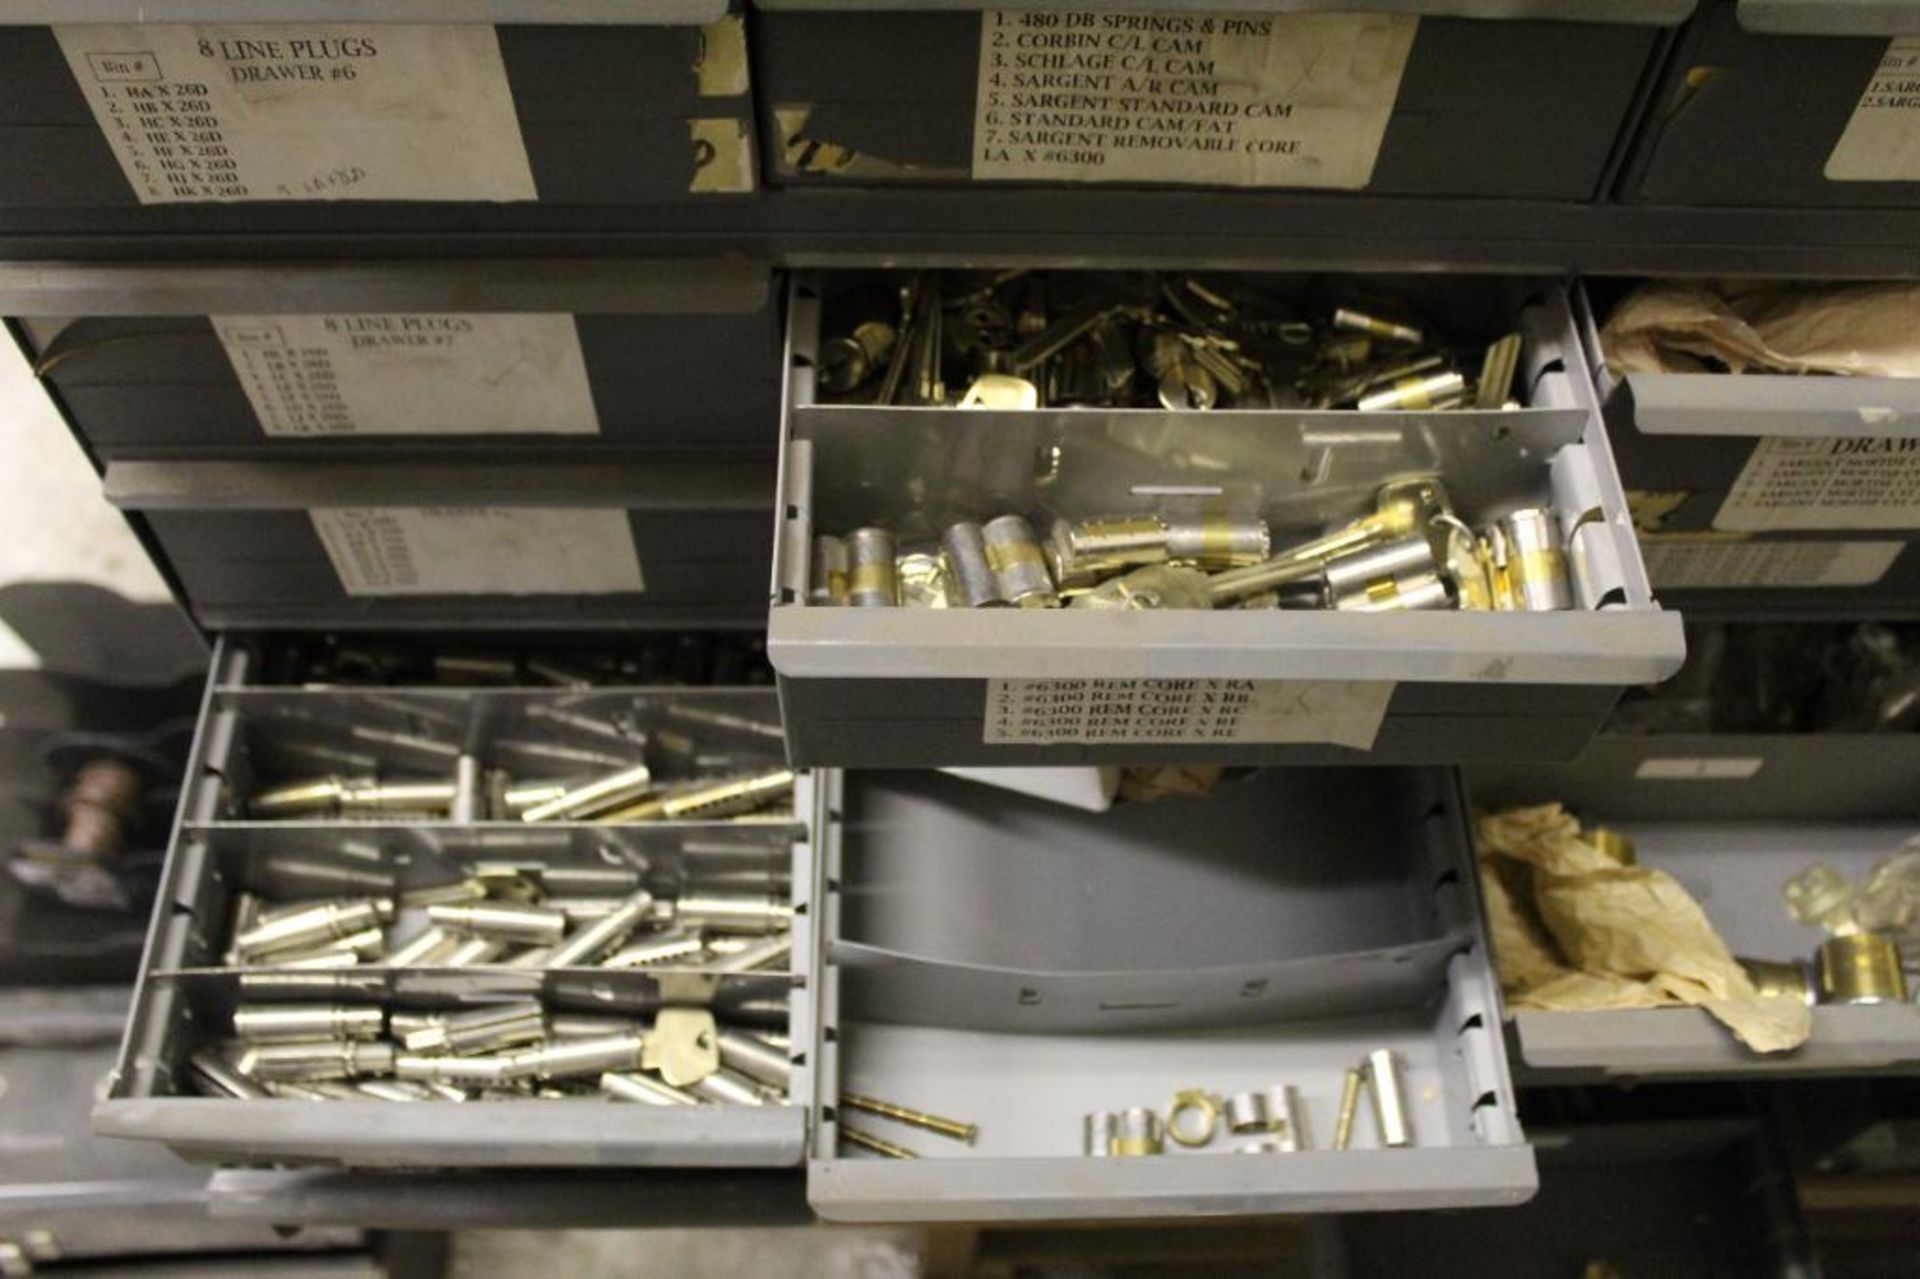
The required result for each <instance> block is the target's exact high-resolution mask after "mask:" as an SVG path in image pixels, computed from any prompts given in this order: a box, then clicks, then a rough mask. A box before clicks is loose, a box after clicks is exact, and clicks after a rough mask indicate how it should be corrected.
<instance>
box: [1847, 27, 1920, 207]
mask: <svg viewBox="0 0 1920 1279" xmlns="http://www.w3.org/2000/svg"><path fill="white" fill-rule="evenodd" d="M1826 176H1827V180H1828V181H1830V182H1920V36H1901V37H1899V38H1898V39H1895V40H1892V41H1889V42H1888V44H1887V52H1886V54H1885V55H1884V56H1882V57H1881V59H1880V65H1879V67H1878V68H1876V69H1875V70H1874V73H1873V79H1871V80H1869V81H1867V89H1866V92H1865V93H1862V94H1861V95H1860V102H1859V104H1858V105H1857V106H1855V107H1854V109H1853V115H1852V116H1850V117H1849V118H1848V120H1847V127H1846V129H1845V130H1844V131H1842V132H1841V134H1840V141H1839V142H1837V143H1836V144H1834V148H1833V154H1831V155H1829V156H1828V157H1827V168H1826Z"/></svg>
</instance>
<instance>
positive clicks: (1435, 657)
mask: <svg viewBox="0 0 1920 1279" xmlns="http://www.w3.org/2000/svg"><path fill="white" fill-rule="evenodd" d="M1274 278H1275V280H1277V281H1284V280H1285V279H1286V277H1274ZM1368 282H1369V283H1386V284H1389V285H1390V286H1391V287H1392V288H1394V289H1395V290H1398V291H1402V292H1405V291H1409V290H1412V291H1414V296H1417V297H1419V298H1420V299H1421V300H1422V301H1423V302H1424V303H1427V304H1429V305H1433V306H1436V307H1446V308H1451V309H1452V310H1453V311H1454V312H1455V315H1454V318H1455V320H1456V322H1457V323H1459V324H1460V325H1462V326H1463V327H1465V328H1466V329H1467V331H1475V330H1479V331H1482V332H1485V333H1489V334H1493V333H1499V332H1504V331H1506V330H1507V329H1509V328H1512V329H1515V330H1517V331H1518V332H1519V333H1520V334H1521V335H1522V337H1523V339H1524V351H1523V356H1522V373H1521V385H1523V386H1525V387H1527V388H1529V397H1528V403H1529V404H1530V405H1531V407H1529V408H1525V409H1517V410H1511V411H1504V412H1479V411H1454V412H1446V413H1438V414H1421V413H1372V414H1357V413H1353V412H1346V411H1320V412H1301V411H1266V410H1257V411H1256V410H1234V411H1215V412H1204V413H1202V412H1174V411H1160V410H1139V409H1047V410H1038V411H1031V412H1020V411H997V410H957V409H937V408H895V407H888V408H876V407H860V406H847V405H831V404H822V403H817V402H816V400H815V369H816V368H817V367H818V358H817V356H818V346H819V341H820V338H819V315H820V307H821V301H820V294H821V292H822V290H823V289H827V288H830V287H831V284H832V281H831V279H827V280H819V281H816V280H808V279H801V280H799V281H797V282H796V286H795V292H794V296H793V300H792V304H791V306H790V316H789V323H790V326H791V338H790V342H789V347H790V356H791V368H790V370H789V386H788V399H787V407H786V421H785V425H784V444H783V448H784V455H783V459H782V476H781V485H782V494H783V500H784V507H783V510H782V515H781V518H780V521H779V522H780V529H779V532H778V534H777V535H776V540H775V581H774V588H775V591H774V604H773V608H772V611H771V615H770V620H769V622H768V651H769V655H770V657H771V660H772V662H773V665H774V667H775V669H776V670H777V671H778V673H779V676H780V690H781V704H782V708H783V711H784V714H785V719H786V725H787V733H788V740H789V743H790V749H791V750H792V753H793V758H794V759H795V760H796V761H797V762H799V763H801V764H804V765H809V766H811V765H828V766H843V767H875V768H900V767H941V766H947V765H1015V766H1020V765H1039V764H1060V763H1086V762H1120V763H1127V762H1135V763H1164V762H1169V761H1174V760H1196V761H1201V762H1210V763H1218V762H1227V763H1260V762H1264V763H1278V762H1288V763H1302V762H1355V763H1448V762H1458V761H1462V760H1469V759H1498V758H1529V759H1553V758H1561V759H1564V758H1570V757H1571V756H1573V755H1574V754H1576V753H1577V752H1578V750H1579V749H1580V747H1581V746H1582V745H1584V744H1585V742H1586V741H1587V740H1588V739H1589V738H1590V737H1591V736H1592V735H1593V733H1594V731H1595V730H1596V729H1597V728H1598V727H1599V725H1600V722H1601V720H1602V719H1603V718H1604V717H1605V715H1606V713H1607V710H1608V709H1609V708H1610V707H1611V705H1612V703H1613V701H1614V700H1615V699H1616V697H1617V695H1618V693H1619V690H1620V689H1621V688H1622V687H1624V686H1626V685H1629V684H1634V683H1643V682H1653V681H1657V680H1660V679H1663V678H1665V677H1666V676H1668V675H1670V674H1672V673H1673V671H1674V670H1675V669H1677V668H1678V666H1679V664H1680V660H1681V657H1682V651H1683V641H1682V637H1681V633H1680V622H1679V619H1678V618H1677V617H1675V616H1673V615H1672V614H1668V613H1664V612H1662V611H1661V610H1660V609H1659V607H1658V606H1657V605H1656V604H1655V603H1654V601H1653V599H1652V597H1651V595H1650V593H1649V591H1648V589H1647V586H1646V583H1645V578H1644V575H1643V573H1642V570H1641V566H1640V560H1639V552H1638V549H1637V547H1636V546H1635V544H1634V540H1633V536H1632V533H1631V531H1630V528H1629V525H1628V520H1627V514H1626V503H1625V500H1624V496H1623V494H1622V493H1621V490H1620V487H1619V482H1618V480H1617V478H1616V477H1615V473H1614V469H1613V462H1612V458H1611V455H1610V453H1609V450H1608V444H1607V438H1606V432H1605V428H1604V427H1603V426H1602V424H1601V422H1600V418H1599V414H1598V412H1597V410H1596V407H1595V404H1594V400H1593V393H1592V389H1591V386H1590V384H1589V383H1588V382H1587V380H1586V377H1585V374H1584V361H1583V358H1582V356H1581V351H1580V346H1579V339H1578V337H1577V335H1576V334H1575V331H1574V328H1573V323H1572V319H1571V316H1570V314H1569V312H1568V309H1567V304H1566V299H1565V294H1564V293H1563V292H1562V290H1561V289H1560V287H1559V286H1558V285H1557V284H1554V283H1551V282H1523V281H1497V280H1474V279H1461V278H1450V279H1447V280H1445V281H1444V282H1439V283H1435V282H1432V281H1427V282H1425V283H1422V282H1420V281H1418V280H1415V279H1412V278H1395V279H1391V280H1389V281H1375V280H1373V279H1372V278H1371V277H1369V281H1368ZM1276 287H1285V286H1284V284H1281V285H1278V286H1276ZM1047 458H1052V459H1053V461H1052V463H1051V464H1050V465H1044V466H1043V465H1039V464H1038V463H1037V462H1036V461H1035V459H1042V460H1044V459H1047ZM1221 459H1227V460H1226V461H1225V462H1224V463H1223V462H1222V461H1221ZM1436 471H1437V472H1440V473H1442V475H1443V478H1444V479H1445V481H1446V482H1447V484H1449V485H1450V486H1452V487H1453V490H1454V495H1455V499H1456V505H1457V506H1458V507H1459V508H1460V510H1461V512H1462V514H1463V515H1464V516H1466V517H1467V518H1468V519H1469V521H1471V520H1475V519H1479V518H1482V517H1485V516H1488V515H1490V514H1492V513H1497V512H1503V511H1508V510H1512V509H1513V508H1514V507H1516V506H1524V505H1546V506H1551V507H1552V508H1553V509H1554V510H1556V511H1557V512H1558V513H1559V515H1560V519H1561V521H1562V523H1563V524H1566V525H1571V524H1572V523H1573V522H1574V521H1575V520H1576V518H1577V517H1579V516H1580V515H1581V514H1582V513H1585V512H1589V511H1593V510H1598V511H1599V512H1600V513H1601V518H1599V519H1595V520H1590V521H1589V522H1586V523H1585V524H1584V525H1583V526H1582V527H1581V530H1580V531H1579V532H1578V533H1577V534H1576V539H1575V542H1574V546H1573V550H1574V558H1575V560H1576V562H1577V563H1578V564H1580V565H1581V566H1582V567H1581V573H1580V576H1581V577H1582V579H1583V585H1582V586H1581V587H1580V588H1579V592H1578V593H1579V595H1580V603H1581V605H1582V607H1579V608H1576V609H1573V610H1570V611H1563V612H1558V613H1551V614H1549V613H1527V614H1513V613H1476V612H1470V611H1460V612H1430V613H1414V612H1406V613H1395V614H1387V615H1359V614H1351V613H1341V612H1337V611H1312V610H1308V611H1280V612H1275V611H1272V610H1264V611H1261V610H1255V611H1245V610H1234V609H1219V610H1211V611H1207V610H1199V611H1194V610H1179V609H1168V610H1163V611H1137V612H1136V611H1118V612H1108V611H1104V610H1100V611H1096V610H1083V609H1059V610H1038V609H1036V610H1027V609H977V610H976V609H952V608H949V609H935V610H925V609H912V608H893V609H864V608H831V607H814V606H810V605H809V604H808V603H806V601H807V599H808V584H809V583H808V578H809V574H810V571H811V564H810V553H809V552H810V548H811V546H812V539H813V537H814V536H815V535H816V534H827V533H830V534H836V535H844V534H845V533H847V532H849V531H850V530H852V529H854V528H857V527H859V526H861V525H863V524H869V523H874V524H879V525H882V526H886V527H890V528H896V529H913V530H914V531H915V535H916V536H917V535H919V534H921V533H925V532H926V531H927V528H928V526H929V525H930V524H931V527H932V528H933V530H935V531H936V532H937V529H938V528H939V527H942V526H943V525H942V523H941V522H942V521H944V520H952V519H985V518H990V517H991V516H992V515H994V514H998V513H1000V512H1002V511H1022V512H1031V513H1033V514H1035V515H1043V514H1044V515H1049V516H1050V515H1055V514H1058V515H1067V516H1071V517H1074V518H1079V517H1084V516H1089V515H1096V514H1110V513H1117V512H1133V511H1139V510H1143V509H1144V510H1151V509H1153V506H1152V501H1153V499H1152V498H1151V497H1150V496H1148V495H1149V494H1151V493H1154V492H1164V491H1175V490H1182V491H1199V490H1204V491H1206V492H1208V493H1211V494H1216V495H1218V496H1219V497H1220V498H1221V499H1222V500H1223V501H1224V502H1226V503H1230V504H1231V503H1240V504H1244V505H1247V506H1249V507H1257V508H1259V509H1261V510H1262V512H1263V513H1265V512H1266V510H1267V508H1268V507H1271V508H1272V509H1273V511H1274V512H1275V515H1274V516H1273V517H1272V518H1274V519H1275V520H1276V522H1278V521H1280V520H1292V521H1294V522H1296V523H1298V524H1300V525H1308V524H1313V523H1314V522H1315V520H1316V519H1318V520H1319V521H1321V522H1323V523H1332V522H1336V521H1338V520H1344V519H1350V518H1352V517H1354V516H1355V515H1357V514H1360V513H1361V507H1363V506H1364V505H1365V503H1367V502H1369V501H1370V500H1371V497H1370V495H1371V494H1372V492H1373V491H1374V489H1375V488H1376V487H1377V486H1378V485H1379V484H1380V483H1382V482H1384V481H1386V480H1387V479H1389V478H1391V477H1394V476H1400V475H1405V474H1408V473H1417V472H1426V473H1431V472H1436ZM936 479H937V480H938V481H939V483H938V485H935V484H934V483H933V482H932V481H934V480H936ZM1356 502H1357V503H1360V506H1356V505H1354V503H1356ZM1315 531H1316V532H1317V531H1318V528H1317V526H1316V529H1315ZM1103 681H1121V682H1124V681H1148V682H1153V681H1162V682H1171V688H1170V689H1169V687H1168V686H1167V685H1155V686H1153V687H1152V688H1149V689H1148V691H1149V692H1152V693H1154V695H1156V696H1158V695H1160V693H1162V692H1167V691H1171V692H1174V693H1178V694H1180V695H1182V696H1186V695H1189V694H1191V695H1196V696H1199V695H1213V694H1220V695H1226V696H1242V695H1244V696H1249V697H1253V698H1256V699H1264V698H1269V697H1272V698H1281V699H1284V694H1282V693H1281V692H1280V691H1279V690H1281V689H1283V688H1290V689H1292V690H1294V691H1311V695H1312V696H1314V697H1319V696H1322V695H1325V696H1327V697H1330V698H1334V699H1335V701H1334V705H1335V706H1336V707H1338V706H1341V705H1348V704H1349V703H1344V702H1341V701H1339V700H1338V699H1342V698H1347V697H1349V696H1352V697H1353V698H1354V699H1355V701H1354V703H1352V704H1353V705H1357V706H1358V709H1356V710H1355V711H1354V713H1353V715H1352V716H1351V718H1350V719H1349V718H1342V717H1338V716H1336V717H1335V719H1334V720H1329V721H1327V722H1321V723H1316V724H1314V725H1312V726H1310V727H1309V728H1307V729H1302V730H1298V731H1295V730H1293V729H1281V730H1279V731H1276V732H1273V733H1267V734H1266V735H1264V736H1261V735H1258V734H1256V733H1254V732H1251V731H1249V732H1246V733H1241V731H1240V730H1239V729H1238V728H1235V727H1233V726H1231V725H1230V726H1228V727H1229V728H1230V729H1231V731H1228V732H1213V731H1208V732H1198V731H1187V730H1186V729H1179V730H1176V731H1170V732H1165V733H1159V732H1153V731H1144V730H1143V731H1133V730H1130V731H1129V732H1128V733H1125V734H1113V735H1108V736H1106V737H1101V736H1100V735H1097V734H1093V733H1091V732H1079V733H1055V732H1052V731H1051V730H1050V729H1048V728H1047V726H1046V725H1044V724H1036V723H1035V718H1034V714H1033V713H1030V712H1031V710H1032V707H1033V706H1034V705H1036V704H1037V702H1038V701H1040V700H1044V699H1046V698H1049V697H1052V696H1054V695H1056V694H1072V695H1073V696H1076V697H1081V698H1086V697H1092V696H1095V695H1099V696H1105V695H1107V693H1108V692H1110V691H1120V692H1125V691H1127V689H1128V688H1132V687H1136V686H1132V685H1128V686H1127V687H1124V688H1121V689H1118V690H1113V689H1110V688H1109V687H1106V686H1102V685H1101V682H1103ZM1289 681H1290V682H1292V683H1290V684H1288V683H1285V682H1289ZM1361 684H1364V685H1365V687H1364V688H1360V687H1358V686H1359V685H1361ZM1229 686H1230V687H1229ZM1196 690H1197V691H1196ZM1365 699H1384V700H1374V701H1372V702H1371V703H1370V704H1363V703H1364V700H1365ZM1009 707H1011V709H1009ZM1335 720H1337V722H1335ZM1260 732H1261V733H1265V732H1266V730H1264V729H1263V730H1260ZM1349 733H1350V735H1349ZM1236 734H1237V735H1236Z"/></svg>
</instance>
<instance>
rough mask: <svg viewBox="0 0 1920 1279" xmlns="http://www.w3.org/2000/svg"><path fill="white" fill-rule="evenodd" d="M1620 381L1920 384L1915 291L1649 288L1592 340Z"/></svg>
mask: <svg viewBox="0 0 1920 1279" xmlns="http://www.w3.org/2000/svg"><path fill="white" fill-rule="evenodd" d="M1600 345H1601V348H1602V349H1603V350H1604V351H1605V352H1606V357H1607V367H1608V368H1609V369H1611V370H1612V371H1613V372H1614V373H1615V374H1616V375H1619V374H1625V373H1699V372H1704V371H1708V370H1710V369H1711V370H1718V369H1720V368H1721V367H1723V366H1724V368H1725V369H1726V370H1727V371H1730V372H1733V373H1747V372H1753V373H1836V374H1851V375H1853V376H1855V377H1920V284H1913V283H1901V282H1888V283H1881V284H1773V283H1767V282H1755V281H1734V280H1730V281H1719V282H1716V281H1693V280H1656V281H1652V282H1650V283H1648V284H1643V285H1641V286H1640V287H1639V288H1636V289H1635V290H1634V291H1633V292H1632V293H1630V294H1628V295H1627V296H1626V298H1625V299H1624V300H1623V301H1622V302H1621V303H1620V305H1619V306H1617V307H1615V308H1614V310H1613V314H1612V315H1610V316H1608V317H1607V323H1606V326H1605V327H1604V328H1603V329H1601V331H1600Z"/></svg>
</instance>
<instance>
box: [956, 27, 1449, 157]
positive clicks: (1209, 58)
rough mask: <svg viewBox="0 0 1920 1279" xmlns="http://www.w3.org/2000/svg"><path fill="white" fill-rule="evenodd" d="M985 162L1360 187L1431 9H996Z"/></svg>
mask: <svg viewBox="0 0 1920 1279" xmlns="http://www.w3.org/2000/svg"><path fill="white" fill-rule="evenodd" d="M980 21H981V26H980V69H979V82H978V89H977V93H976V96H975V100H974V117H973V176H974V177H975V178H976V179H981V180H1014V181H1019V180H1027V181H1048V182H1179V183H1189V184H1196V185H1225V186H1252V187H1268V186H1271V187H1335V188H1341V189H1347V190H1355V189H1358V188H1361V187H1364V186H1366V185H1367V183H1368V182H1369V181H1371V180H1372V177H1373V165H1374V160H1375V159H1376V158H1377V157H1378V155H1379V153H1380V139H1381V138H1382V136H1383V135H1384V134H1385V133H1386V128H1387V121H1388V119H1389V118H1390V117H1391V116H1392V115H1393V104H1394V99H1395V98H1396V97H1398V96H1399V93H1400V77H1401V74H1402V73H1403V72H1404V71H1405V70H1406V66H1407V55H1408V54H1409V52H1410V51H1411V50H1412V48H1413V38H1414V33H1415V31H1416V30H1417V29H1418V27H1419V22H1420V20H1419V19H1418V18H1417V17H1413V16H1410V15H1406V14H1323V13H1286V14H1254V13H1244V14H1208V13H1105V12H1088V11H1084V10H1071V11H1066V12H1057V11H1042V12H1014V11H989V12H987V13H985V14H983V15H982V16H981V20H980Z"/></svg>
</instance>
